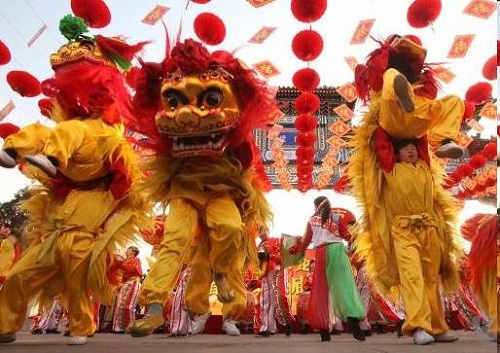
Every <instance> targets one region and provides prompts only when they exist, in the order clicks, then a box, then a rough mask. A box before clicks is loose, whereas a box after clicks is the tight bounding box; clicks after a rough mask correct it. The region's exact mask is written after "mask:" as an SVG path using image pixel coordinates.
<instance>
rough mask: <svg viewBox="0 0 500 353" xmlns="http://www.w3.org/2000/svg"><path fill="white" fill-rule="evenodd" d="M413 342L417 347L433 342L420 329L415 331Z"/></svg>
mask: <svg viewBox="0 0 500 353" xmlns="http://www.w3.org/2000/svg"><path fill="white" fill-rule="evenodd" d="M413 342H415V344H418V345H424V344H429V343H432V342H434V337H432V336H431V335H429V334H428V333H427V332H426V331H425V330H422V329H421V328H419V329H416V330H415V333H414V334H413Z"/></svg>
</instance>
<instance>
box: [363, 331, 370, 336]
mask: <svg viewBox="0 0 500 353" xmlns="http://www.w3.org/2000/svg"><path fill="white" fill-rule="evenodd" d="M362 331H363V334H364V335H365V337H370V336H371V335H372V332H371V331H370V330H362Z"/></svg>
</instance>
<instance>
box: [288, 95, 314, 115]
mask: <svg viewBox="0 0 500 353" xmlns="http://www.w3.org/2000/svg"><path fill="white" fill-rule="evenodd" d="M294 103H295V110H296V111H297V113H299V114H306V113H314V112H316V111H317V110H318V109H319V104H320V100H319V97H318V96H317V95H315V94H314V93H311V92H302V93H301V94H300V96H298V97H297V98H296V99H295V102H294Z"/></svg>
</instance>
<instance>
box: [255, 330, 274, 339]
mask: <svg viewBox="0 0 500 353" xmlns="http://www.w3.org/2000/svg"><path fill="white" fill-rule="evenodd" d="M255 337H266V338H268V337H271V332H269V331H260V332H259V333H258V334H256V335H255Z"/></svg>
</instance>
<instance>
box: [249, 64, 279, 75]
mask: <svg viewBox="0 0 500 353" xmlns="http://www.w3.org/2000/svg"><path fill="white" fill-rule="evenodd" d="M252 67H253V68H254V69H255V71H257V72H258V73H259V74H261V75H262V76H263V77H265V78H270V77H274V76H277V75H279V74H280V73H281V72H280V70H278V68H277V67H276V66H274V65H273V64H272V63H271V62H270V61H269V60H264V61H261V62H258V63H256V64H253V65H252Z"/></svg>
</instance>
